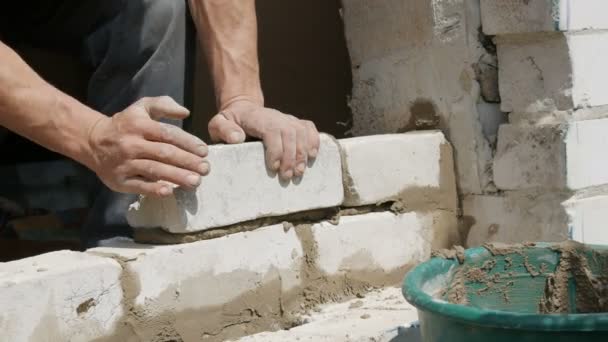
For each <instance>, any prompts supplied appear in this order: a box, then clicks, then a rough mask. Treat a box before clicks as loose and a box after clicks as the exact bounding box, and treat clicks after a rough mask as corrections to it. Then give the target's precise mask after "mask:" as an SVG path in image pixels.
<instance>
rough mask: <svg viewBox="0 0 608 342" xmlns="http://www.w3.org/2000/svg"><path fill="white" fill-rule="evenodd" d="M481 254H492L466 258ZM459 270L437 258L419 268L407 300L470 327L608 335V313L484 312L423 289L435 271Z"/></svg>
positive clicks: (409, 281)
mask: <svg viewBox="0 0 608 342" xmlns="http://www.w3.org/2000/svg"><path fill="white" fill-rule="evenodd" d="M551 245H552V244H550V243H537V244H536V246H534V247H526V248H548V247H550V246H551ZM585 246H586V247H588V248H591V249H594V250H602V251H605V250H608V246H600V245H585ZM481 253H489V251H488V250H487V249H486V248H485V247H476V248H471V249H467V250H466V251H465V257H471V256H473V255H478V254H481ZM459 266H460V265H459V263H458V261H457V260H448V259H443V258H439V257H433V258H431V259H430V260H428V261H425V262H423V263H421V264H419V265H418V266H416V267H415V268H414V269H412V270H411V271H410V272H408V273H407V274H406V276H405V279H404V281H403V286H402V292H403V295H404V297H405V299H406V300H407V301H408V302H409V303H410V304H412V305H413V306H414V307H416V308H417V309H418V310H420V311H426V312H430V313H434V314H437V315H440V316H444V317H445V318H450V319H452V320H456V321H460V322H463V323H466V324H469V325H476V326H485V327H493V328H502V329H514V330H535V331H608V313H585V314H532V313H518V312H512V311H501V310H492V309H480V308H476V307H472V306H465V305H459V304H452V303H449V302H447V301H445V300H442V299H438V298H434V297H433V296H431V295H430V294H428V293H427V292H425V291H424V290H423V289H422V286H421V285H422V284H423V280H424V277H425V276H428V274H431V273H432V271H433V270H441V271H442V272H443V273H447V272H450V271H451V270H452V269H455V268H456V267H459ZM435 273H436V272H435Z"/></svg>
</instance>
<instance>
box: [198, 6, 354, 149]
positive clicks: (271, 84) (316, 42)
mask: <svg viewBox="0 0 608 342" xmlns="http://www.w3.org/2000/svg"><path fill="white" fill-rule="evenodd" d="M256 4H257V12H258V27H259V53H260V68H261V77H262V87H263V89H264V95H265V98H266V105H267V106H269V107H274V108H276V109H279V110H281V111H283V112H286V113H290V114H293V115H296V116H298V117H301V118H305V119H308V120H312V121H314V122H315V124H316V125H317V127H318V128H319V130H320V131H323V132H326V133H329V134H332V135H334V136H336V137H337V138H342V137H344V136H345V133H346V132H347V131H348V129H349V128H350V125H351V123H352V115H351V111H350V108H349V107H348V105H347V98H348V97H349V96H350V93H351V89H352V75H351V66H350V57H349V55H348V49H347V47H346V40H345V37H344V25H343V22H342V18H341V16H340V10H341V4H340V1H339V0H309V1H299V0H289V1H286V0H264V1H257V2H256ZM199 60H200V59H199ZM195 89H196V90H195V91H196V96H195V97H194V113H195V115H196V117H195V118H193V123H192V130H193V131H194V132H196V133H197V135H200V136H202V137H203V138H204V139H206V138H207V137H208V136H207V130H206V127H207V122H208V121H209V119H210V118H211V116H212V115H213V114H214V113H215V110H216V109H215V100H214V97H213V90H212V89H213V88H212V86H211V82H210V79H209V74H208V71H207V70H206V68H205V66H204V65H200V64H199V65H197V80H196V85H195Z"/></svg>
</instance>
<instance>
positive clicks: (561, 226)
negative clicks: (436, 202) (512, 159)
mask: <svg viewBox="0 0 608 342" xmlns="http://www.w3.org/2000/svg"><path fill="white" fill-rule="evenodd" d="M565 198H567V195H566V194H562V193H551V192H545V193H542V192H536V193H535V192H508V193H504V194H503V195H470V196H467V197H465V198H464V199H463V203H462V205H463V208H462V210H463V223H464V224H465V225H466V226H467V228H469V231H468V236H467V242H466V246H467V247H477V246H481V245H483V244H484V243H486V242H503V243H521V242H525V241H545V242H554V241H563V240H566V239H567V238H568V227H567V221H568V220H567V216H566V213H565V211H564V210H563V208H562V207H561V205H560V204H561V202H562V201H563V200H564V199H565Z"/></svg>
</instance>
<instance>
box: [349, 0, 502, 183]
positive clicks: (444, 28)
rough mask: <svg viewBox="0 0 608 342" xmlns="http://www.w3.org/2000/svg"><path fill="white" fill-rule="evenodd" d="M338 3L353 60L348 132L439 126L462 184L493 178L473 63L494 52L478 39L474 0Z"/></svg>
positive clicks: (399, 0)
mask: <svg viewBox="0 0 608 342" xmlns="http://www.w3.org/2000/svg"><path fill="white" fill-rule="evenodd" d="M343 4H344V15H343V16H344V22H345V28H346V29H345V33H346V37H347V43H348V47H349V51H350V54H351V59H352V66H353V94H352V99H351V101H350V106H351V108H352V111H353V129H352V133H353V134H354V135H356V136H357V135H367V134H378V133H396V132H404V131H409V130H414V129H429V128H439V129H441V130H442V131H443V132H444V133H445V134H446V137H447V138H448V140H449V141H450V142H451V143H452V145H453V146H454V151H455V152H454V156H455V164H456V170H457V177H458V184H459V188H460V191H461V192H462V193H465V194H466V193H481V192H483V191H484V189H486V188H487V187H488V186H491V185H490V183H491V158H492V152H491V149H490V145H489V143H488V141H487V139H486V137H485V136H484V135H483V130H482V126H481V124H480V119H479V112H478V110H477V107H476V104H477V102H478V99H479V97H480V86H479V84H478V80H477V73H476V70H475V65H476V64H477V63H478V62H479V61H482V62H483V61H486V59H484V58H482V57H483V56H484V55H486V54H491V53H492V52H490V51H489V50H486V49H484V46H483V45H482V42H481V41H480V39H479V31H478V28H479V26H480V16H479V6H478V3H477V2H476V1H465V0H455V1H454V0H450V1H447V0H432V1H418V0H405V1H403V0H389V1H367V0H346V1H343ZM403 18H407V20H403ZM484 88H491V87H484ZM486 113H487V114H488V115H499V116H502V113H499V112H498V113H496V112H486Z"/></svg>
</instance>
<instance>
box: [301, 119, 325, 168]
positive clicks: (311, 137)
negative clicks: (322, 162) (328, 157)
mask: <svg viewBox="0 0 608 342" xmlns="http://www.w3.org/2000/svg"><path fill="white" fill-rule="evenodd" d="M302 122H303V123H304V125H305V126H306V132H307V134H308V157H309V158H310V159H313V158H316V157H317V155H318V154H319V148H320V147H321V137H320V136H319V131H318V130H317V126H315V123H314V122H312V121H308V120H303V121H302Z"/></svg>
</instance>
